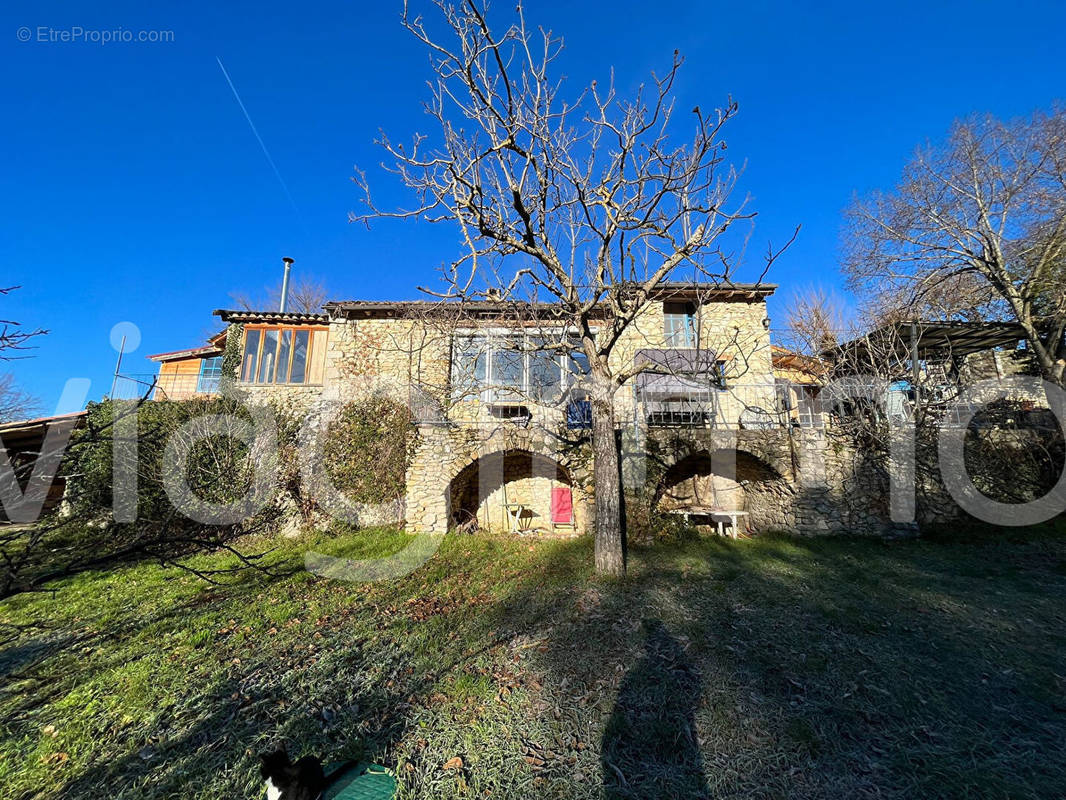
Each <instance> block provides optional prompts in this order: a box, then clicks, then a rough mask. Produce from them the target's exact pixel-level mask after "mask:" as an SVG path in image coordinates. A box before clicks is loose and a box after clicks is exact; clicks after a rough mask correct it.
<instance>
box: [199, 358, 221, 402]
mask: <svg viewBox="0 0 1066 800" xmlns="http://www.w3.org/2000/svg"><path fill="white" fill-rule="evenodd" d="M221 378H222V356H214V357H212V358H203V359H201V360H200V377H199V378H197V380H196V391H197V392H202V393H204V394H212V393H214V392H217V391H218V382H219V380H220V379H221Z"/></svg>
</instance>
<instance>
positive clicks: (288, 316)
mask: <svg viewBox="0 0 1066 800" xmlns="http://www.w3.org/2000/svg"><path fill="white" fill-rule="evenodd" d="M212 313H214V315H215V316H216V317H219V318H221V320H222V321H223V322H238V323H257V322H260V323H264V324H270V325H328V324H329V315H328V314H306V313H302V312H296V311H247V310H234V309H226V308H216V309H215V310H214V312H212Z"/></svg>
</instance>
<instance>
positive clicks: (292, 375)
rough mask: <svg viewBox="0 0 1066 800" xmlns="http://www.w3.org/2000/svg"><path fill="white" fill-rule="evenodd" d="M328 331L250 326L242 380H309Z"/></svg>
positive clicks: (246, 329)
mask: <svg viewBox="0 0 1066 800" xmlns="http://www.w3.org/2000/svg"><path fill="white" fill-rule="evenodd" d="M324 333H325V331H315V330H311V329H308V328H296V327H276V326H271V327H254V328H253V327H246V328H245V330H244V357H243V358H242V359H241V380H242V381H243V382H245V383H264V384H270V383H306V382H307V381H308V378H309V375H310V370H309V364H310V363H311V361H310V360H311V354H312V353H313V351H314V347H315V344H316V342H317V341H318V338H317V336H316V334H318V335H319V336H321V335H323V334H324Z"/></svg>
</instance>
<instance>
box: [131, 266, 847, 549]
mask: <svg viewBox="0 0 1066 800" xmlns="http://www.w3.org/2000/svg"><path fill="white" fill-rule="evenodd" d="M775 288H776V287H775V286H773V285H768V284H758V285H754V284H751V285H746V284H734V285H729V286H713V287H712V286H707V285H700V284H671V285H667V286H663V287H661V288H660V289H659V290H658V291H657V293H656V294H655V296H654V297H653V298H652V301H651V302H649V303H648V304H647V306H646V308H645V309H644V310H643V311H642V313H641V314H640V315H639V316H638V317H637V319H636V320H635V321H634V322H633V323H632V324H630V325H629V326H628V327H626V328H625V329H624V330H623V331H622V332H621V334H620V336H619V339H618V342H617V344H616V345H615V347H614V350H613V351H612V358H613V359H614V360H615V366H616V367H620V366H627V365H630V364H638V365H640V366H641V367H642V369H643V371H641V372H640V373H639V374H637V375H635V377H633V378H632V379H631V380H629V381H628V382H627V383H626V384H625V385H624V386H623V387H622V388H621V390H620V391H619V392H618V394H617V396H616V407H615V415H616V421H617V424H618V427H619V428H620V429H621V431H622V436H623V439H624V440H625V441H627V442H629V443H630V445H631V446H630V447H629V451H627V460H629V461H632V460H633V457H634V453H636V457H638V458H647V459H650V460H651V461H654V463H653V464H651V467H650V468H647V467H646V466H645V467H641V471H642V474H643V473H646V474H647V475H651V476H653V477H652V478H651V480H653V481H654V482H655V485H654V486H653V487H651V489H650V492H649V496H650V497H651V498H652V502H653V503H654V504H655V507H656V510H658V511H662V512H673V511H676V512H710V511H713V510H717V509H725V510H731V511H740V512H745V513H747V514H748V518H747V520H746V521H747V522H748V523H749V524H751V525H752V526H754V527H779V528H801V527H803V526H804V521H803V520H804V519H805V516H810V515H805V514H804V513H802V512H797V510H796V509H797V508H799V507H801V506H802V500H801V499H799V495H800V494H802V493H801V492H800V491H799V489H798V488H797V487H798V485H799V484H798V481H797V473H796V465H797V459H796V448H797V440H798V439H800V438H802V437H801V433H802V432H803V431H805V430H809V431H811V432H812V434H813V435H817V432H818V430H817V429H819V428H820V427H821V418H820V415H818V414H817V413H815V412H814V406H813V405H812V404H810V403H807V404H806V405H804V403H803V399H804V398H805V397H807V399H810V397H809V395H808V394H805V392H809V391H814V390H816V379H814V378H812V376H811V372H810V369H809V365H808V366H807V367H804V366H803V365H802V364H798V363H797V361H796V359H795V357H794V356H793V355H792V354H789V353H788V352H787V351H784V350H782V349H781V348H777V347H774V346H773V345H772V343H771V339H770V325H769V322H770V321H769V317H768V314H767V308H766V298H767V297H769V296H770V295H771V294H772V293H773V292H774V290H775ZM215 314H216V316H218V317H219V318H220V320H221V321H222V322H223V323H225V324H226V328H225V330H224V331H223V332H221V333H220V334H218V335H216V336H214V337H212V339H210V340H209V341H208V342H207V343H206V344H205V345H204V346H201V347H196V348H191V349H188V350H180V351H175V352H171V353H163V354H158V355H155V356H151V357H150V358H152V359H153V360H155V361H156V362H157V363H159V365H160V369H159V374H158V376H156V389H155V391H156V396H157V397H167V398H170V399H183V398H186V397H190V396H194V395H196V394H204V393H211V392H214V391H216V390H217V387H218V382H219V379H220V377H221V376H222V374H223V371H224V370H227V369H228V370H232V371H234V375H233V376H232V377H235V378H236V386H237V387H238V389H239V390H240V391H241V392H242V393H243V394H244V396H245V397H246V398H248V400H249V401H251V402H270V403H273V404H280V405H282V406H284V407H288V408H291V409H294V410H298V411H302V410H313V409H316V408H322V407H324V406H327V405H330V404H340V403H345V402H348V401H353V400H358V399H359V398H361V397H365V396H367V395H368V394H371V393H385V394H388V395H389V396H392V397H393V398H395V399H396V400H398V401H401V402H405V403H409V404H410V408H411V409H412V413H413V415H414V418H415V421H416V423H417V436H416V443H415V447H414V455H413V457H412V459H411V462H410V465H409V469H408V474H407V488H406V497H405V498H404V501H405V502H404V503H403V504H402V505H403V508H404V518H405V520H404V521H405V523H406V525H407V527H408V529H409V530H411V531H430V532H440V531H444V530H447V529H448V528H450V527H452V526H456V525H464V526H470V527H478V528H482V529H490V530H512V531H525V530H541V531H545V532H550V531H556V532H565V533H581V532H583V531H586V530H588V529H589V528H590V526H591V525H592V524H593V519H592V514H593V503H592V502H591V501H592V492H593V487H592V485H591V464H590V449H589V446H588V421H589V414H590V409H589V406H588V401H587V399H586V396H585V394H584V392H583V389H582V377H583V374H584V373H585V372H586V371H587V366H586V365H585V363H584V355H583V354H581V353H578V352H575V351H571V352H565V348H563V349H560V348H559V347H558V346H557V345H558V344H559V342H561V341H565V339H566V336H567V333H566V332H565V331H564V330H562V329H561V328H560V327H559V325H558V323H557V322H555V321H554V314H553V310H552V308H551V307H550V306H544V307H542V308H539V309H533V310H529V309H528V308H526V309H525V310H524V312H523V314H522V315H521V319H519V318H518V315H516V314H515V310H514V307H513V306H509V305H508V304H507V303H504V302H495V301H484V302H480V303H473V304H465V305H463V306H462V307H461V310H460V307H459V306H451V305H449V304H440V303H435V302H420V301H407V302H376V301H359V300H356V301H338V302H329V303H326V304H325V305H324V307H323V309H322V312H321V313H313V314H307V313H293V312H279V311H241V310H218V311H216V312H215ZM549 341H550V342H551V344H552V346H551V348H550V349H548V346H547V345H546V342H549ZM227 354H230V355H227ZM227 363H228V366H227ZM797 375H799V376H800V377H801V378H802V380H800V381H797V380H795V378H796V377H797ZM805 385H806V388H805ZM723 435H724V436H725V437H726V439H727V440H729V442H732V441H733V440H737V439H740V440H743V441H742V446H739V447H737V448H735V449H737V450H738V455H737V458H736V464H735V465H734V466H731V467H730V468H729V469H727V470H724V473H728V474H716V473H715V472H714V471H713V470H712V468H711V467H712V464H711V462H712V460H713V459H712V455H713V454H714V453H717V452H721V451H724V450H726V449H727V447H728V442H727V441H726V440H722V439H721V437H722V436H723ZM678 437H681V438H682V439H684V440H685V441H687V442H688V443H689V444H688V445H686V446H684V447H681V448H680V449H679V448H678V447H677V441H678ZM634 443H635V444H634ZM667 453H672V454H673V455H671V456H669V458H668V460H669V459H674V461H673V462H672V463H667V462H666V461H663V460H662V459H663V454H667ZM651 461H650V462H649V463H651ZM719 472H723V471H722V470H719ZM842 524H843V523H842ZM809 527H812V529H828V528H832V527H834V526H833V525H830V524H824V523H822V522H821V521H819V522H818V523H817V524H814V525H813V526H809Z"/></svg>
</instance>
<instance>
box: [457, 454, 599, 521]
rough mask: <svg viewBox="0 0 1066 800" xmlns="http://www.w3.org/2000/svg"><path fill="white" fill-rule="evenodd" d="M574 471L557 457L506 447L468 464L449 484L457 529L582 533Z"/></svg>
mask: <svg viewBox="0 0 1066 800" xmlns="http://www.w3.org/2000/svg"><path fill="white" fill-rule="evenodd" d="M581 506H582V504H581V503H578V502H577V497H576V493H575V492H574V489H573V481H572V480H571V477H570V473H569V472H568V471H567V470H566V468H565V467H563V466H562V465H561V464H559V463H558V462H557V461H555V460H554V459H552V458H549V457H547V456H543V455H540V454H538V453H532V452H530V451H528V450H506V451H502V452H498V453H491V454H489V455H485V456H482V457H480V458H478V459H476V460H474V461H472V462H471V463H469V464H467V465H466V466H465V467H464V468H463V469H462V470H461V471H460V472H459V474H458V475H456V476H455V478H453V479H452V481H451V483H450V484H449V487H448V518H449V521H450V524H451V525H452V526H453V527H464V528H468V529H475V528H476V529H481V530H487V531H494V532H514V531H516V530H517V531H520V532H523V533H524V532H529V531H543V532H565V533H576V532H578V531H579V530H581V529H582V527H583V522H584V519H583V508H582V507H581Z"/></svg>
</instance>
